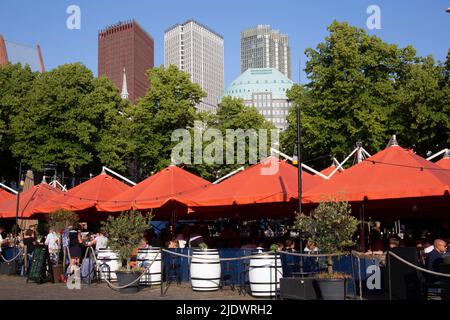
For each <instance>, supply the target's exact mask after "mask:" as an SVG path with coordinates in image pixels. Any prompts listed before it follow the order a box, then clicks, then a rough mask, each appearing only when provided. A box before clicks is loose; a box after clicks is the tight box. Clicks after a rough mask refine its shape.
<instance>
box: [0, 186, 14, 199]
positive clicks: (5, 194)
mask: <svg viewBox="0 0 450 320" xmlns="http://www.w3.org/2000/svg"><path fill="white" fill-rule="evenodd" d="M12 198H14V199H15V198H16V197H15V196H14V195H13V194H12V193H9V192H7V191H5V190H3V189H0V202H3V201H6V200H9V199H12Z"/></svg>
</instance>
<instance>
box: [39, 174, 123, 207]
mask: <svg viewBox="0 0 450 320" xmlns="http://www.w3.org/2000/svg"><path fill="white" fill-rule="evenodd" d="M129 188H130V187H129V186H127V185H126V184H124V183H122V182H120V181H119V180H117V179H115V178H113V177H111V176H109V175H107V174H105V173H102V174H99V175H98V176H96V177H94V178H92V179H90V180H88V181H86V182H83V183H81V184H80V185H78V186H76V187H74V188H72V189H70V190H69V191H67V192H65V193H62V194H60V195H58V196H56V197H54V198H52V199H49V200H48V201H46V202H45V203H42V204H41V205H39V206H38V207H36V209H35V213H49V212H52V211H55V210H58V209H66V210H71V211H81V210H86V209H91V208H95V205H96V204H98V203H102V202H104V201H106V200H109V199H111V198H112V197H114V196H117V195H118V194H120V193H122V192H124V191H126V190H128V189H129Z"/></svg>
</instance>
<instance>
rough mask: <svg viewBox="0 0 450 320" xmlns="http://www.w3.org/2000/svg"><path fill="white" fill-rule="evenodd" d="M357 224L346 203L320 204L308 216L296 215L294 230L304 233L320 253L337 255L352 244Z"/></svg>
mask: <svg viewBox="0 0 450 320" xmlns="http://www.w3.org/2000/svg"><path fill="white" fill-rule="evenodd" d="M358 223H359V222H358V220H357V219H356V218H355V217H353V216H351V206H350V205H349V204H348V203H347V202H346V201H334V202H321V203H320V204H319V206H317V208H316V209H314V210H313V211H312V212H311V214H310V215H309V216H307V215H305V214H303V213H301V214H298V215H297V217H296V220H295V228H296V229H298V230H301V231H302V232H304V233H306V234H307V235H308V239H309V240H310V241H312V242H315V243H316V245H317V247H318V248H319V250H320V252H321V253H339V252H343V251H344V250H345V249H346V248H347V247H350V246H352V245H353V244H354V242H353V240H352V237H353V234H354V233H355V232H356V230H357V226H358ZM329 261H331V259H329Z"/></svg>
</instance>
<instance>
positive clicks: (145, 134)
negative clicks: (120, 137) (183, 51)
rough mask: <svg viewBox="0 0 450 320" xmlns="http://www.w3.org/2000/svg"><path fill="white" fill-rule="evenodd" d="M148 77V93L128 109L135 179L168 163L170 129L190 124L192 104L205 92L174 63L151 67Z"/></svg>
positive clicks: (192, 112)
mask: <svg viewBox="0 0 450 320" xmlns="http://www.w3.org/2000/svg"><path fill="white" fill-rule="evenodd" d="M148 78H149V81H150V87H149V90H148V91H147V94H146V95H145V97H144V98H142V99H140V100H139V101H138V103H137V104H136V106H132V107H130V108H129V109H128V110H127V114H128V115H129V116H130V122H129V131H130V142H131V148H130V150H129V155H130V159H131V163H132V166H131V173H132V175H133V176H134V177H135V178H136V179H139V178H142V177H145V176H148V175H149V174H150V173H151V172H152V171H158V170H160V169H163V168H164V167H166V166H167V165H169V164H170V155H171V150H172V147H173V146H174V142H172V141H171V135H172V131H173V130H176V129H183V128H186V127H192V126H193V124H194V119H195V117H196V115H195V105H196V104H198V103H199V102H200V101H201V99H202V98H203V97H204V96H205V95H206V94H205V93H204V91H203V90H202V89H201V88H200V86H199V85H197V84H195V83H192V82H191V81H190V78H189V75H188V74H187V73H185V72H183V71H180V70H178V68H177V67H176V66H174V65H171V66H169V67H168V68H164V67H163V66H161V67H159V68H153V69H150V70H149V71H148Z"/></svg>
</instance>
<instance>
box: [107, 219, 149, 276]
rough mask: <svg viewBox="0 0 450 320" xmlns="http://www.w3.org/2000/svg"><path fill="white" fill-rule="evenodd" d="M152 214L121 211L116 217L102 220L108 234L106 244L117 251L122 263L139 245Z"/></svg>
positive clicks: (128, 259) (127, 259) (128, 258)
mask: <svg viewBox="0 0 450 320" xmlns="http://www.w3.org/2000/svg"><path fill="white" fill-rule="evenodd" d="M152 219H153V215H152V214H151V213H148V214H147V215H145V216H144V215H142V214H141V213H140V212H139V211H134V210H133V211H126V212H122V213H121V214H120V215H119V216H118V217H116V218H114V217H112V216H109V217H108V220H107V221H102V226H103V228H104V230H105V232H106V233H107V234H108V246H109V247H110V248H111V249H112V250H115V251H118V254H119V257H120V259H121V260H122V265H124V262H125V261H127V262H128V263H127V267H129V261H130V258H131V254H132V252H133V251H134V250H136V248H137V247H138V245H139V242H140V241H141V239H142V237H143V236H144V232H145V231H146V230H148V229H149V228H150V222H151V220H152Z"/></svg>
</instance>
